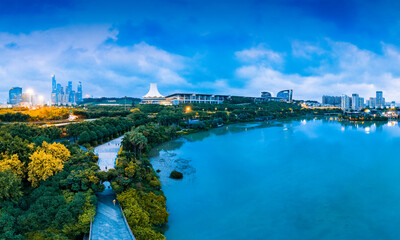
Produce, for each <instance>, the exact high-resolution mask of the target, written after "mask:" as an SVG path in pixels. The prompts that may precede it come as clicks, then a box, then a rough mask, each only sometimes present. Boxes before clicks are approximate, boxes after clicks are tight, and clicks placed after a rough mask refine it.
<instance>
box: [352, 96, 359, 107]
mask: <svg viewBox="0 0 400 240" xmlns="http://www.w3.org/2000/svg"><path fill="white" fill-rule="evenodd" d="M351 100H352V101H351V109H353V110H358V109H359V108H360V106H359V103H360V102H359V101H360V96H359V95H358V94H357V93H353V95H352V96H351Z"/></svg>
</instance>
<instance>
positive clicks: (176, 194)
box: [151, 119, 400, 240]
mask: <svg viewBox="0 0 400 240" xmlns="http://www.w3.org/2000/svg"><path fill="white" fill-rule="evenodd" d="M311 120H312V121H306V120H300V121H286V122H269V123H262V124H259V125H256V126H253V125H252V126H249V125H246V124H239V125H231V126H225V127H223V128H218V129H213V130H211V131H209V132H202V133H196V134H192V135H190V136H186V137H184V138H180V139H177V140H175V141H171V142H169V143H166V144H163V145H160V146H159V147H158V148H157V149H154V151H153V152H152V156H153V157H152V160H151V161H152V164H153V166H154V168H155V169H160V170H161V172H160V179H161V182H162V185H163V190H164V192H165V194H166V196H167V199H168V200H167V205H168V210H169V212H170V214H171V215H170V223H169V225H170V226H169V230H168V231H167V232H166V236H167V239H173V240H181V239H185V240H186V239H216V240H217V239H218V240H220V239H221V240H222V239H296V240H297V239H329V240H330V239H335V240H336V239H397V236H398V226H400V215H399V214H397V213H398V212H400V184H399V182H400V161H398V160H397V158H396V157H395V156H397V155H396V153H395V152H394V149H397V148H398V147H397V146H399V144H400V128H399V127H398V126H399V125H398V124H397V123H395V124H393V123H391V124H388V123H382V122H377V123H374V122H369V123H365V124H358V123H349V122H335V121H332V120H331V119H322V120H321V119H317V120H316V119H311ZM304 122H305V123H306V124H304ZM245 129H247V131H245ZM284 129H286V131H283V130H284ZM174 147H175V148H174ZM174 169H179V170H181V171H182V172H184V179H183V180H179V181H176V180H171V179H169V178H168V175H169V173H170V171H172V170H174ZM377 219H378V220H377Z"/></svg>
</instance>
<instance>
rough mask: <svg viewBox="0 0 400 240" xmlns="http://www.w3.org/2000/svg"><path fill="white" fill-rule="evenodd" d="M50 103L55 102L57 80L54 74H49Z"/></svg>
mask: <svg viewBox="0 0 400 240" xmlns="http://www.w3.org/2000/svg"><path fill="white" fill-rule="evenodd" d="M50 99H51V104H56V103H57V81H56V76H55V75H51V98H50Z"/></svg>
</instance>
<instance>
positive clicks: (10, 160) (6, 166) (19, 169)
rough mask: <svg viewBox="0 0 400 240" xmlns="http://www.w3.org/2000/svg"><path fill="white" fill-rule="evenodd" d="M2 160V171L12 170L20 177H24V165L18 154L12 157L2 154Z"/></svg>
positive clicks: (0, 164)
mask: <svg viewBox="0 0 400 240" xmlns="http://www.w3.org/2000/svg"><path fill="white" fill-rule="evenodd" d="M0 159H1V160H0V171H5V170H11V171H12V172H13V173H15V174H16V175H17V176H18V177H20V178H23V177H24V175H25V174H24V163H23V162H21V161H20V160H19V158H18V155H17V154H13V155H11V156H7V155H4V154H1V155H0Z"/></svg>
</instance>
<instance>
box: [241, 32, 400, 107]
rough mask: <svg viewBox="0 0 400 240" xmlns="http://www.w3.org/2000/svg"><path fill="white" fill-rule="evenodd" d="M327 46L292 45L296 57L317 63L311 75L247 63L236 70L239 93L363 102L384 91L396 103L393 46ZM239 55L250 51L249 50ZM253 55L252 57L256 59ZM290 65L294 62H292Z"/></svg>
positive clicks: (399, 76)
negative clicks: (336, 97)
mask: <svg viewBox="0 0 400 240" xmlns="http://www.w3.org/2000/svg"><path fill="white" fill-rule="evenodd" d="M326 44H327V47H326V48H323V49H322V48H321V47H320V46H318V45H312V44H310V43H301V42H294V43H293V44H292V47H293V46H294V48H295V49H296V50H295V51H293V52H292V54H293V55H294V56H295V57H303V58H307V59H309V60H310V61H318V59H320V58H321V56H320V55H323V58H326V59H327V60H321V61H320V65H319V66H318V67H315V68H312V69H311V70H310V71H311V74H309V75H301V74H293V73H285V71H280V70H278V69H276V68H274V67H272V66H270V65H268V64H257V63H250V62H249V63H248V64H244V65H242V66H241V67H239V68H237V69H236V70H235V76H236V77H237V78H238V79H242V81H243V83H244V86H243V90H242V92H245V93H246V94H249V95H253V96H257V95H259V92H261V91H272V92H274V93H276V92H277V91H279V90H282V89H293V90H294V97H295V98H296V99H315V100H320V99H321V96H322V95H324V94H331V95H339V96H340V95H341V94H348V95H350V94H352V93H359V94H360V95H361V96H363V97H365V98H366V99H367V98H369V97H373V96H375V91H377V90H383V92H384V96H385V97H386V99H387V100H397V101H398V100H399V96H398V91H397V89H399V87H400V69H399V68H398V66H399V64H400V51H399V49H397V48H396V47H395V46H392V45H387V44H384V43H382V53H381V54H378V53H374V52H372V51H369V50H365V49H360V48H358V47H357V46H355V45H353V44H351V43H347V42H335V41H331V40H329V39H328V40H326ZM240 52H245V53H247V52H252V49H249V50H248V51H247V50H243V51H240ZM256 55H257V54H255V55H254V56H256ZM292 64H293V63H292Z"/></svg>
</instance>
